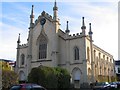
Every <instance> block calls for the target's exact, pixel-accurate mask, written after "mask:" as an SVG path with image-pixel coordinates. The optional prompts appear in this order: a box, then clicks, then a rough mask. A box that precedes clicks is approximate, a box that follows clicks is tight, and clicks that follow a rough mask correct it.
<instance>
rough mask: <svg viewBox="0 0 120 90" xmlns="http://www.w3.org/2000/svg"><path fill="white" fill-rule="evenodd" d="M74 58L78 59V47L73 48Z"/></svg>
mask: <svg viewBox="0 0 120 90" xmlns="http://www.w3.org/2000/svg"><path fill="white" fill-rule="evenodd" d="M74 59H75V60H79V49H78V47H75V48H74Z"/></svg>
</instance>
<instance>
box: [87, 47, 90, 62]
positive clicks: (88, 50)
mask: <svg viewBox="0 0 120 90" xmlns="http://www.w3.org/2000/svg"><path fill="white" fill-rule="evenodd" d="M87 59H88V62H90V49H89V47H87Z"/></svg>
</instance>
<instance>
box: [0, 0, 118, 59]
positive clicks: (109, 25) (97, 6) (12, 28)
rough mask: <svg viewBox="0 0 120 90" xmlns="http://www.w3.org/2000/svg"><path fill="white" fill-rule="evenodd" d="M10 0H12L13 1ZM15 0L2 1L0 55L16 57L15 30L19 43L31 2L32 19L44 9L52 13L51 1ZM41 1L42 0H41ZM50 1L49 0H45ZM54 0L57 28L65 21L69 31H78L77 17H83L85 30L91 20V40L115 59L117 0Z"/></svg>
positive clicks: (24, 35) (24, 33) (25, 34)
mask: <svg viewBox="0 0 120 90" xmlns="http://www.w3.org/2000/svg"><path fill="white" fill-rule="evenodd" d="M13 1H14V2H13ZM35 1H36V2H28V1H27V2H25V1H24V2H22V1H21V2H17V1H15V0H11V2H9V1H7V0H6V1H3V2H1V3H2V7H1V9H2V14H1V15H0V19H2V20H1V21H0V27H1V28H0V42H2V43H0V46H1V47H2V48H1V49H0V58H2V59H12V60H15V59H16V47H17V43H16V42H17V39H18V34H19V33H21V43H22V44H24V43H26V42H27V37H28V27H29V21H30V19H29V17H30V12H31V6H32V5H34V15H35V19H37V17H38V16H39V15H40V14H41V12H42V11H43V10H44V11H46V12H47V13H49V14H50V15H52V16H53V5H54V3H53V1H54V0H51V2H48V1H46V2H40V1H39V2H38V0H35ZM44 1H45V0H44ZM49 1H50V0H49ZM68 1H69V0H67V1H66V2H62V1H58V2H57V6H58V17H59V19H60V23H61V29H62V30H63V31H64V30H65V29H66V21H69V29H70V33H71V34H73V33H75V34H76V33H80V32H81V22H82V21H81V18H82V17H83V16H84V17H85V25H86V27H87V29H86V32H88V30H89V26H88V25H89V23H92V31H93V40H94V44H95V45H97V46H99V47H100V48H102V49H104V50H105V51H107V52H109V53H110V54H112V55H113V56H114V59H115V60H117V59H118V2H117V0H104V1H99V0H96V1H95V0H93V1H91V2H90V1H89V0H84V1H83V0H79V1H77V0H75V1H74V2H73V1H69V2H68Z"/></svg>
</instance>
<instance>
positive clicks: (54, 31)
mask: <svg viewBox="0 0 120 90" xmlns="http://www.w3.org/2000/svg"><path fill="white" fill-rule="evenodd" d="M33 8H34V6H33V5H32V10H31V15H30V27H29V35H28V39H27V43H26V44H22V45H21V43H20V35H19V37H18V41H17V58H16V59H17V60H16V72H17V73H18V74H19V80H20V81H24V80H27V75H28V74H29V72H30V70H31V69H32V68H33V67H38V66H40V65H43V66H49V67H57V66H59V67H62V68H66V69H67V70H68V71H69V72H70V75H71V82H72V83H73V84H74V86H75V87H78V88H79V87H80V84H82V83H90V82H95V81H112V80H113V79H114V77H115V72H114V59H113V56H112V55H111V54H109V53H108V52H106V51H104V50H103V49H101V48H100V47H98V46H96V45H94V44H93V39H92V34H93V32H92V30H91V23H90V24H89V33H88V35H87V34H86V26H85V22H84V17H82V26H81V32H80V33H77V34H73V35H70V30H69V27H68V21H67V26H66V30H65V31H62V30H61V29H60V22H59V19H58V15H57V13H58V7H57V4H56V2H55V3H54V7H53V17H52V16H51V15H49V14H48V13H46V12H45V11H43V12H42V13H41V15H39V17H38V18H37V19H36V20H35V22H34V14H33Z"/></svg>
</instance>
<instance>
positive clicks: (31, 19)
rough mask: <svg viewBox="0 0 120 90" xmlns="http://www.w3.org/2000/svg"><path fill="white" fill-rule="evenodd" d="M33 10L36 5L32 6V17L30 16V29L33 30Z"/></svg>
mask: <svg viewBox="0 0 120 90" xmlns="http://www.w3.org/2000/svg"><path fill="white" fill-rule="evenodd" d="M33 8H34V5H32V10H31V15H30V28H33V25H34V22H33V20H34V15H33Z"/></svg>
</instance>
